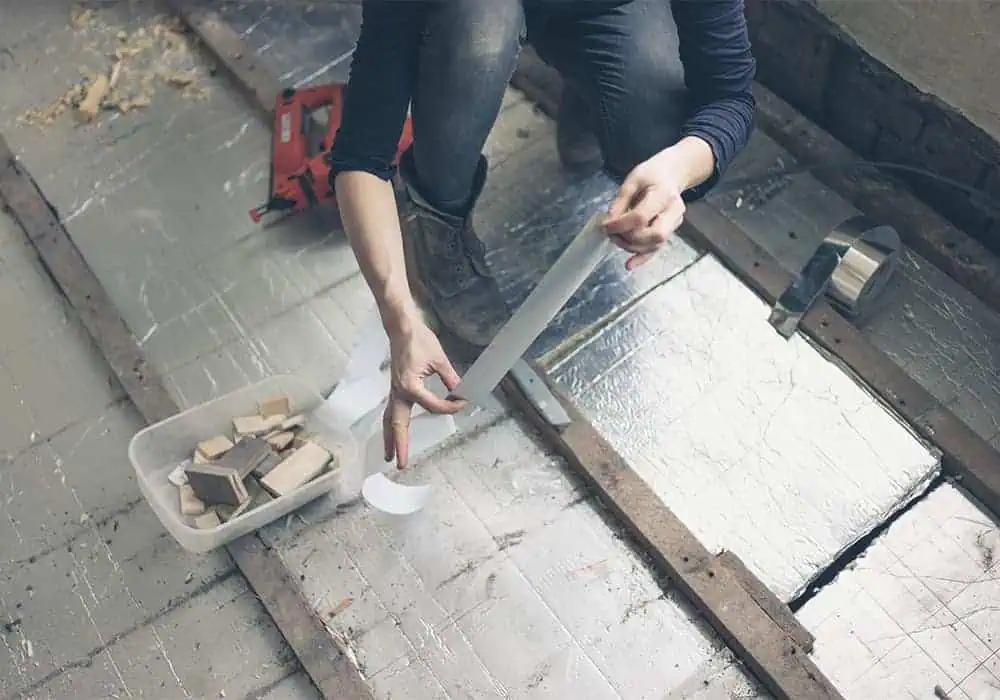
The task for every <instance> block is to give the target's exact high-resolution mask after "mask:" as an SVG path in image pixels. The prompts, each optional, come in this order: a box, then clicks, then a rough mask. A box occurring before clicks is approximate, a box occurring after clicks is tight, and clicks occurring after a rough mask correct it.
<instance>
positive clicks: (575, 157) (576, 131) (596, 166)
mask: <svg viewBox="0 0 1000 700" xmlns="http://www.w3.org/2000/svg"><path fill="white" fill-rule="evenodd" d="M556 148H557V149H558V151H559V160H560V162H561V163H562V166H563V167H564V168H566V169H567V170H569V171H571V172H574V173H579V174H581V175H590V174H593V173H595V172H597V171H598V170H600V169H601V166H602V165H604V156H603V155H602V154H601V146H600V143H599V142H598V140H597V135H596V134H595V120H594V110H592V109H591V108H590V106H589V105H588V104H587V101H586V100H585V99H584V98H583V95H582V94H581V93H580V92H579V91H578V90H576V89H574V88H572V87H570V85H569V83H567V82H564V83H563V91H562V98H561V99H560V101H559V117H558V119H556Z"/></svg>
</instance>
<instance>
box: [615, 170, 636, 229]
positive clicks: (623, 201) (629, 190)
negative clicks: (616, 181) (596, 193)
mask: <svg viewBox="0 0 1000 700" xmlns="http://www.w3.org/2000/svg"><path fill="white" fill-rule="evenodd" d="M639 189H640V187H639V184H638V182H637V179H636V178H626V179H625V182H623V183H622V186H621V187H620V188H618V196H617V197H615V199H614V201H613V202H611V206H610V207H608V218H607V220H608V221H612V220H614V219H617V218H618V217H620V216H621V215H622V214H624V213H625V212H626V211H628V209H629V207H631V206H632V200H633V199H634V198H635V196H636V195H637V194H639Z"/></svg>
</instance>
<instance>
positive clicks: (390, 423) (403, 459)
mask: <svg viewBox="0 0 1000 700" xmlns="http://www.w3.org/2000/svg"><path fill="white" fill-rule="evenodd" d="M412 407H413V404H412V403H410V402H409V401H407V400H405V399H401V398H399V396H398V394H396V393H395V392H393V393H391V394H390V395H389V403H388V405H387V406H386V408H385V413H384V414H383V415H382V439H383V442H384V446H385V461H386V462H390V461H392V458H393V457H395V458H396V466H397V467H399V468H400V469H406V465H407V462H408V461H409V456H410V409H411V408H412Z"/></svg>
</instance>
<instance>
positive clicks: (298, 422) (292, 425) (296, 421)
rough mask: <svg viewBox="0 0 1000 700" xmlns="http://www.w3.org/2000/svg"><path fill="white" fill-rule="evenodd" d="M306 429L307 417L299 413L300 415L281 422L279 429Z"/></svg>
mask: <svg viewBox="0 0 1000 700" xmlns="http://www.w3.org/2000/svg"><path fill="white" fill-rule="evenodd" d="M304 427H306V417H305V415H304V414H302V413H299V414H298V415H294V416H289V417H288V418H286V419H285V420H283V421H282V422H281V425H280V426H279V429H280V430H282V431H285V430H299V429H301V428H304Z"/></svg>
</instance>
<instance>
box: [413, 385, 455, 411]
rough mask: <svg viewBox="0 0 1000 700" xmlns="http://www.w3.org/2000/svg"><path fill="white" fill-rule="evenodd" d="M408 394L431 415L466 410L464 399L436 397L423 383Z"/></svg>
mask: <svg viewBox="0 0 1000 700" xmlns="http://www.w3.org/2000/svg"><path fill="white" fill-rule="evenodd" d="M456 386H457V384H456ZM407 393H408V394H409V395H410V396H411V397H412V399H413V401H414V403H418V404H420V405H421V406H422V407H423V408H424V409H426V410H427V411H428V412H430V413H447V414H454V413H458V412H459V411H461V410H462V409H463V408H465V401H464V400H463V399H457V398H456V399H442V398H441V397H439V396H435V395H434V393H433V392H432V391H431V390H430V389H428V388H427V387H425V386H424V385H423V382H421V383H420V384H419V387H413V388H412V389H410V390H409V391H408V392H407Z"/></svg>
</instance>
